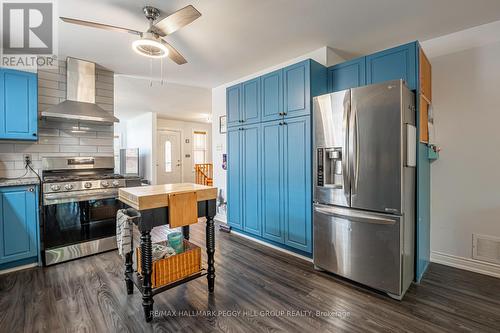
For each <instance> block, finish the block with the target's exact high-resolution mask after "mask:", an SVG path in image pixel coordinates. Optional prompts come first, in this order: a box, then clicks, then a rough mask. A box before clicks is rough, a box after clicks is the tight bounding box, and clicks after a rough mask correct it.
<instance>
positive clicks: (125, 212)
mask: <svg viewBox="0 0 500 333" xmlns="http://www.w3.org/2000/svg"><path fill="white" fill-rule="evenodd" d="M140 217H141V214H140V213H139V212H138V211H136V210H135V209H132V208H128V209H120V210H118V212H117V213H116V245H117V247H118V253H119V254H120V255H121V256H122V257H125V254H127V253H130V252H132V227H133V222H132V221H133V220H134V219H136V218H140Z"/></svg>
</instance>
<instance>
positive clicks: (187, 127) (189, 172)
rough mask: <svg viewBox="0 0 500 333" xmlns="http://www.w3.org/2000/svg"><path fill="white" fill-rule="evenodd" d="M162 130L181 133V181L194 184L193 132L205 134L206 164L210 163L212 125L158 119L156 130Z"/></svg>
mask: <svg viewBox="0 0 500 333" xmlns="http://www.w3.org/2000/svg"><path fill="white" fill-rule="evenodd" d="M162 129H163V130H166V129H167V130H180V131H181V158H182V181H183V182H191V183H192V182H194V180H195V179H194V164H193V163H194V162H193V132H194V131H205V132H207V140H208V142H207V144H208V152H207V158H208V161H207V162H208V163H210V162H212V124H210V123H197V122H188V121H180V120H171V119H163V118H158V119H157V130H162ZM186 139H188V140H189V142H188V143H186ZM186 154H188V155H189V157H186Z"/></svg>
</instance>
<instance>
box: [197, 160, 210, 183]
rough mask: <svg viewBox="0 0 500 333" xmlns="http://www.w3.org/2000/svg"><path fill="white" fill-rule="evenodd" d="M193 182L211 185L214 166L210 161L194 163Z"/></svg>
mask: <svg viewBox="0 0 500 333" xmlns="http://www.w3.org/2000/svg"><path fill="white" fill-rule="evenodd" d="M194 171H195V183H196V184H200V185H207V186H212V185H213V177H214V167H213V164H212V163H203V164H195V165H194Z"/></svg>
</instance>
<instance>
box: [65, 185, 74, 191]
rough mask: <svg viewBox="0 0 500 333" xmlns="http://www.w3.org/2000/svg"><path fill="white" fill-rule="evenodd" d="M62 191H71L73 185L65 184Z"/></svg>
mask: <svg viewBox="0 0 500 333" xmlns="http://www.w3.org/2000/svg"><path fill="white" fill-rule="evenodd" d="M64 189H65V190H66V191H71V190H72V189H73V184H66V185H64Z"/></svg>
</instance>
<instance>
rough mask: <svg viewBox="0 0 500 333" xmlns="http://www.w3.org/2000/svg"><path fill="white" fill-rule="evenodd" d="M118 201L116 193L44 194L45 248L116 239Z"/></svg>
mask: <svg viewBox="0 0 500 333" xmlns="http://www.w3.org/2000/svg"><path fill="white" fill-rule="evenodd" d="M117 197H118V190H116V189H106V190H89V191H82V193H78V192H76V193H75V192H72V193H50V194H45V195H44V197H43V204H44V206H43V215H44V236H45V237H44V248H45V249H50V248H56V247H61V246H66V245H71V244H76V243H82V242H87V241H91V240H96V239H100V238H106V237H112V236H115V234H116V212H117V210H118V209H120V208H122V204H121V203H120V201H118V199H117Z"/></svg>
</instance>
